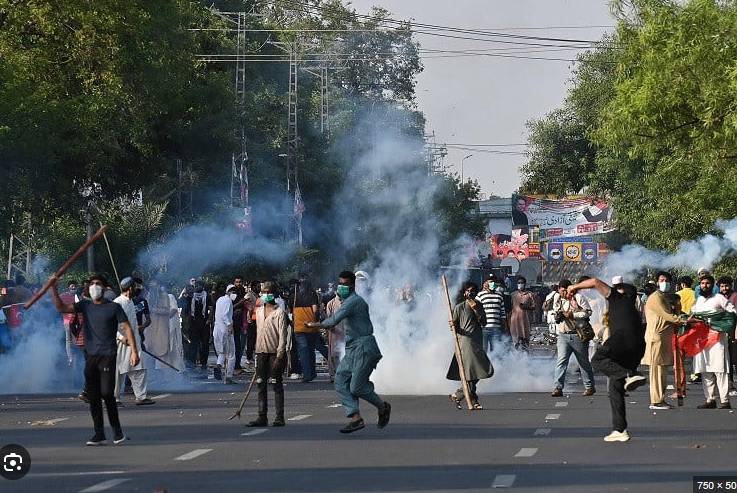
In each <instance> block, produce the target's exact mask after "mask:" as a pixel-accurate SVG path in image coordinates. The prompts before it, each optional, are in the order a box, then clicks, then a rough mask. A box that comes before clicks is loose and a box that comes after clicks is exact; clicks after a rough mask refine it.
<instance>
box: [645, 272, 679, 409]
mask: <svg viewBox="0 0 737 493" xmlns="http://www.w3.org/2000/svg"><path fill="white" fill-rule="evenodd" d="M672 287H673V278H672V277H671V275H670V273H669V272H658V290H657V291H655V292H654V293H653V294H651V295H650V296H649V297H648V298H647V303H646V304H645V317H646V319H647V328H646V329H645V356H644V357H643V358H642V364H643V365H649V366H650V382H649V383H650V409H654V410H657V409H670V408H671V407H672V406H671V405H670V404H668V403H667V402H665V388H666V377H667V371H666V370H667V369H668V367H669V366H673V344H672V340H673V328H674V327H675V326H676V325H677V324H678V323H680V321H681V319H680V318H679V317H678V315H676V314H675V313H673V309H672V305H671V303H669V302H668V300H667V298H666V294H667V293H670V292H671V291H672Z"/></svg>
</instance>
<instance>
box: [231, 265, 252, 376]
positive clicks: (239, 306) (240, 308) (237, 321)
mask: <svg viewBox="0 0 737 493" xmlns="http://www.w3.org/2000/svg"><path fill="white" fill-rule="evenodd" d="M233 286H235V295H236V296H235V301H234V302H233V340H234V341H235V373H236V375H240V374H241V373H243V368H242V367H241V359H242V358H243V349H244V348H245V346H246V335H245V334H244V330H243V316H244V313H245V302H244V301H243V298H244V297H245V296H246V287H245V286H244V285H243V276H241V275H238V276H235V278H233ZM251 363H253V362H252V361H249V362H248V364H251Z"/></svg>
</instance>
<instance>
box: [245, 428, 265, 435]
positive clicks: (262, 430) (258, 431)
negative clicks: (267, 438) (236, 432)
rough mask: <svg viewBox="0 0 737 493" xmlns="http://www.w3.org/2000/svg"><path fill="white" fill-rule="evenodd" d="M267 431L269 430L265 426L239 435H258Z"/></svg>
mask: <svg viewBox="0 0 737 493" xmlns="http://www.w3.org/2000/svg"><path fill="white" fill-rule="evenodd" d="M267 431H269V430H267V429H265V428H262V429H260V430H251V431H247V432H245V433H241V436H242V437H252V436H254V435H260V434H261V433H266V432H267Z"/></svg>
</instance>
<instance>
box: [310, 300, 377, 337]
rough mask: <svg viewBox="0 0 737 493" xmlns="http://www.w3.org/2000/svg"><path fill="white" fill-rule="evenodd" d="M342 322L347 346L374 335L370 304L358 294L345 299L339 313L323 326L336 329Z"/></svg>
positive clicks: (327, 320) (325, 321)
mask: <svg viewBox="0 0 737 493" xmlns="http://www.w3.org/2000/svg"><path fill="white" fill-rule="evenodd" d="M340 322H343V327H345V343H346V346H348V345H350V344H351V343H352V342H354V341H356V340H358V339H360V338H361V337H366V336H370V335H373V333H374V326H373V324H371V317H370V316H369V307H368V303H366V300H364V299H363V298H361V297H360V296H359V295H357V294H356V293H351V294H350V295H349V296H348V298H346V299H344V300H343V303H342V304H341V305H340V308H339V309H338V311H337V312H335V313H334V314H333V316H332V317H328V318H326V319H325V320H323V322H322V325H323V327H334V326H336V325H338V324H339V323H340Z"/></svg>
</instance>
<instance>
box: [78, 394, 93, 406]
mask: <svg viewBox="0 0 737 493" xmlns="http://www.w3.org/2000/svg"><path fill="white" fill-rule="evenodd" d="M77 399H79V400H80V401H82V402H86V403H87V404H89V403H90V399H89V398H88V397H87V392H80V393H79V395H78V396H77Z"/></svg>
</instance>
